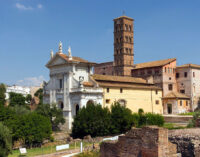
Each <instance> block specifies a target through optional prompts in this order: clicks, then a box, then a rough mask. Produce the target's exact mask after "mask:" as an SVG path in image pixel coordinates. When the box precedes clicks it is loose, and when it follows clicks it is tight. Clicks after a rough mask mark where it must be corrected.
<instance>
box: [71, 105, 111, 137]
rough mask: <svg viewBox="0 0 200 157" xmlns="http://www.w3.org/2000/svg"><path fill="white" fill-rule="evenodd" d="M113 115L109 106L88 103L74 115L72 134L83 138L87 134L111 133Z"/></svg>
mask: <svg viewBox="0 0 200 157" xmlns="http://www.w3.org/2000/svg"><path fill="white" fill-rule="evenodd" d="M110 125H111V117H110V111H109V109H108V108H102V106H101V105H94V104H88V105H87V106H86V107H83V108H82V109H80V111H79V112H78V114H77V115H76V116H75V117H74V122H73V128H72V136H73V137H75V138H82V137H84V136H86V135H91V136H92V137H95V136H104V135H108V134H110Z"/></svg>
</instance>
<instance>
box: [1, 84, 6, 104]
mask: <svg viewBox="0 0 200 157" xmlns="http://www.w3.org/2000/svg"><path fill="white" fill-rule="evenodd" d="M5 92H6V87H5V85H4V84H2V83H1V84H0V105H5V102H6V95H5Z"/></svg>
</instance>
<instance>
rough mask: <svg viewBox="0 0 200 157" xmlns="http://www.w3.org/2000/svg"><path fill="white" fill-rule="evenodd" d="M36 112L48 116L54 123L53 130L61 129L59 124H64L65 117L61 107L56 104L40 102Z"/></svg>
mask: <svg viewBox="0 0 200 157" xmlns="http://www.w3.org/2000/svg"><path fill="white" fill-rule="evenodd" d="M36 112H37V113H38V114H40V115H43V116H45V117H48V118H49V119H50V121H51V124H52V130H53V131H56V130H59V124H64V123H65V119H64V117H63V112H62V110H61V109H59V108H57V106H56V104H52V106H50V105H49V104H39V105H38V108H37V109H36Z"/></svg>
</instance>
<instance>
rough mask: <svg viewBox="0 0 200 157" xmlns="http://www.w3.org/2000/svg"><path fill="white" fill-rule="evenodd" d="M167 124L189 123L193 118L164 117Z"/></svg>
mask: <svg viewBox="0 0 200 157" xmlns="http://www.w3.org/2000/svg"><path fill="white" fill-rule="evenodd" d="M163 117H164V120H165V122H166V123H189V121H190V120H192V118H193V116H181V115H180V116H179V115H164V116H163Z"/></svg>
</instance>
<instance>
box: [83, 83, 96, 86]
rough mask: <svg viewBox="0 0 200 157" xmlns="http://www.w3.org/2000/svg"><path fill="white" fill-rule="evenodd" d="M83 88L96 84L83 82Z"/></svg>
mask: <svg viewBox="0 0 200 157" xmlns="http://www.w3.org/2000/svg"><path fill="white" fill-rule="evenodd" d="M83 86H86V87H93V86H94V84H93V83H92V82H83Z"/></svg>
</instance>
